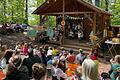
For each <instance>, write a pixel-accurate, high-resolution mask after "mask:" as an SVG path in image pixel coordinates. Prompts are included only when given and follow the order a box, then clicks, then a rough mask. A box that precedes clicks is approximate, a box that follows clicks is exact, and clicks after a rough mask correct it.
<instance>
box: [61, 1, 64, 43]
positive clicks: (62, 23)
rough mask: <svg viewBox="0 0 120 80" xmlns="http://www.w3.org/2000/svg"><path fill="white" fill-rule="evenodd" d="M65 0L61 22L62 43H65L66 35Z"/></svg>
mask: <svg viewBox="0 0 120 80" xmlns="http://www.w3.org/2000/svg"><path fill="white" fill-rule="evenodd" d="M64 13H65V0H63V15H62V22H61V25H62V29H63V35H62V40H61V43H62V44H64V37H65V28H64V27H65V15H64Z"/></svg>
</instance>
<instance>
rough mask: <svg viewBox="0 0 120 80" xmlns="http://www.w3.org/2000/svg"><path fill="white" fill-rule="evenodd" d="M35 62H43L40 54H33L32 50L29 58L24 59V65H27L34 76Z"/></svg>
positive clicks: (30, 74) (30, 73)
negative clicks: (33, 67) (33, 66)
mask: <svg viewBox="0 0 120 80" xmlns="http://www.w3.org/2000/svg"><path fill="white" fill-rule="evenodd" d="M35 63H41V59H40V58H39V57H38V56H33V50H32V51H31V52H29V53H28V58H25V59H24V60H23V65H25V66H27V68H28V72H29V76H30V77H32V65H33V64H35Z"/></svg>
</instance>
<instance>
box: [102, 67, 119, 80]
mask: <svg viewBox="0 0 120 80" xmlns="http://www.w3.org/2000/svg"><path fill="white" fill-rule="evenodd" d="M115 71H116V72H117V74H116V75H115V78H116V80H120V67H118V68H117V69H116V70H115ZM111 73H112V72H110V71H109V73H106V72H103V73H102V74H101V77H102V79H101V80H108V79H109V80H111V78H110V74H111Z"/></svg>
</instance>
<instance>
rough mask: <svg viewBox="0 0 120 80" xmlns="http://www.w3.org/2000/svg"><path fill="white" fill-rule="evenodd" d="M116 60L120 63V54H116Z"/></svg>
mask: <svg viewBox="0 0 120 80" xmlns="http://www.w3.org/2000/svg"><path fill="white" fill-rule="evenodd" d="M115 62H117V63H118V64H120V55H116V56H115Z"/></svg>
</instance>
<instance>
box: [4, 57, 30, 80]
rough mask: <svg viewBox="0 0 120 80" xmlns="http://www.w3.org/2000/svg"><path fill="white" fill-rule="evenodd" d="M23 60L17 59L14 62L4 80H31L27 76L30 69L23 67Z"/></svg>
mask: <svg viewBox="0 0 120 80" xmlns="http://www.w3.org/2000/svg"><path fill="white" fill-rule="evenodd" d="M21 64H22V59H21V58H17V59H15V60H14V62H13V65H14V66H13V65H9V66H8V71H7V73H6V78H5V79H4V80H30V78H29V76H28V75H27V73H28V69H27V67H25V66H22V65H21Z"/></svg>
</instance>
